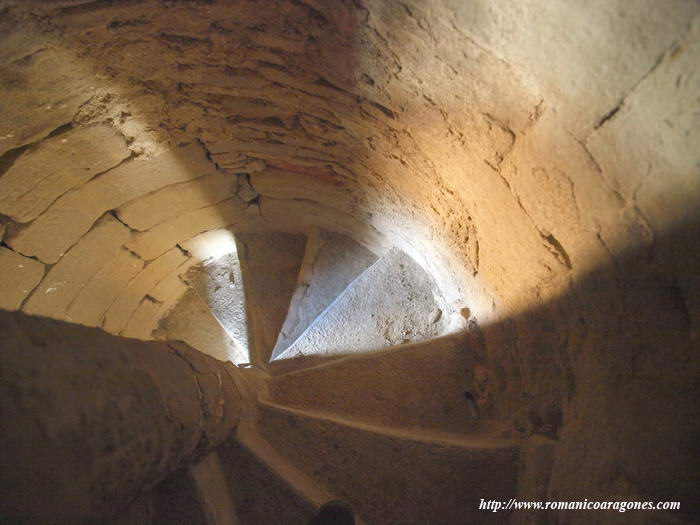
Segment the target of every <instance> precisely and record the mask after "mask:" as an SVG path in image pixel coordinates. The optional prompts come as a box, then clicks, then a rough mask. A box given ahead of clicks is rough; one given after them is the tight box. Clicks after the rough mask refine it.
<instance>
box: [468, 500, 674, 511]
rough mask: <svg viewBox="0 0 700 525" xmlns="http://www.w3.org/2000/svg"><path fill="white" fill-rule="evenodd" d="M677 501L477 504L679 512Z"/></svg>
mask: <svg viewBox="0 0 700 525" xmlns="http://www.w3.org/2000/svg"><path fill="white" fill-rule="evenodd" d="M680 508H681V504H680V502H678V501H657V502H654V501H589V500H587V499H586V500H583V501H519V500H516V499H515V498H511V499H509V500H508V501H499V500H485V499H483V498H482V499H481V503H479V509H480V510H490V511H491V512H498V511H508V510H616V511H618V512H626V511H628V510H679V509H680Z"/></svg>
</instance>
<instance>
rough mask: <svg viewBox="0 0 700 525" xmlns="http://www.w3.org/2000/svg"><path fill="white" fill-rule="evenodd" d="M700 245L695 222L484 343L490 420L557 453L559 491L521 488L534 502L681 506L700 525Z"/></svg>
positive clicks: (481, 385)
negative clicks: (549, 443) (550, 442)
mask: <svg viewBox="0 0 700 525" xmlns="http://www.w3.org/2000/svg"><path fill="white" fill-rule="evenodd" d="M698 246H700V221H698V220H696V221H695V222H689V223H687V224H686V225H685V226H684V227H683V228H680V229H678V230H676V231H675V232H671V233H668V234H666V235H664V236H662V237H659V238H657V242H656V245H655V248H654V252H653V254H651V253H650V252H647V251H641V250H637V251H635V250H632V251H628V252H626V253H624V254H622V255H621V256H619V257H618V258H616V260H615V263H614V265H611V266H607V267H601V268H597V269H595V270H593V271H591V272H590V273H589V274H588V275H587V276H586V277H585V278H583V279H581V280H579V281H578V282H575V283H573V285H572V288H571V290H570V293H569V294H565V295H563V296H561V297H559V298H557V299H556V300H553V301H551V302H549V303H546V304H543V305H542V306H541V307H539V308H536V309H533V310H530V311H527V312H525V313H523V314H522V315H519V316H518V317H515V318H511V319H507V320H505V321H503V322H501V323H497V324H493V325H488V326H483V327H481V328H480V329H479V330H478V331H477V332H476V333H475V334H474V336H475V340H474V342H473V344H474V349H475V350H478V351H479V352H481V356H480V359H481V360H482V362H485V363H487V366H486V369H487V370H492V371H494V372H493V375H491V376H489V375H483V376H481V377H480V378H479V381H478V382H477V385H478V393H479V396H480V404H481V406H482V407H483V410H484V417H486V418H490V417H492V418H496V419H500V420H503V421H509V423H510V424H509V426H510V427H511V428H514V429H515V432H516V433H519V434H520V435H523V436H529V435H533V434H539V435H543V436H545V437H547V438H549V439H554V440H556V442H557V443H556V447H555V448H554V451H555V452H554V456H553V457H552V458H550V460H551V461H553V463H552V466H553V470H552V473H551V479H550V480H549V483H548V484H547V485H544V486H541V487H540V488H539V489H535V488H534V486H533V485H530V484H531V483H532V480H530V481H528V479H527V478H521V488H520V490H521V491H524V493H523V496H525V495H527V496H528V497H529V498H530V499H542V500H546V499H550V500H556V501H573V500H581V499H583V498H588V499H589V500H601V501H603V500H611V499H613V500H614V499H625V500H632V501H654V502H657V501H680V502H681V512H682V513H683V514H688V515H692V516H695V518H697V512H698V511H697V509H698V496H697V489H696V487H697V486H698V485H699V484H700V478H699V473H700V460H699V459H698V455H697V452H696V449H697V445H696V443H697V439H698V436H699V435H700V421H699V420H698V418H697V407H698V406H700V390H699V388H698V379H699V378H700V355H699V354H698V335H699V332H698V330H699V328H700V308H698V299H697V298H698V297H700V274H699V273H698V270H697V269H698V268H700V251H699V250H698ZM531 459H532V458H531ZM527 460H528V458H526V461H527ZM565 512H566V511H565ZM588 518H590V516H588ZM561 519H564V520H565V521H566V522H567V523H568V522H574V523H578V521H576V519H577V518H576V517H574V516H571V513H569V514H568V515H567V516H566V517H565V516H563V515H562V516H561ZM578 519H579V520H581V522H582V523H583V522H586V523H589V521H586V520H587V518H586V517H585V516H583V515H582V516H581V517H580V518H578ZM608 519H610V520H612V521H606V523H618V522H619V523H629V521H626V520H628V519H629V516H627V517H625V515H624V514H619V513H611V516H609V517H608ZM615 520H617V521H615ZM642 521H643V520H642Z"/></svg>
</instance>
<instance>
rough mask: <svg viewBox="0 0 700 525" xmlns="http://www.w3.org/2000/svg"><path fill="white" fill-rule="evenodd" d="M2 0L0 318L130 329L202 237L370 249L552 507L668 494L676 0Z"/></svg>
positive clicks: (691, 155) (690, 212) (686, 57)
mask: <svg viewBox="0 0 700 525" xmlns="http://www.w3.org/2000/svg"><path fill="white" fill-rule="evenodd" d="M0 5H2V10H3V11H2V12H3V16H2V21H1V22H0V34H2V35H3V36H2V40H1V41H0V42H1V43H0V48H1V51H0V68H1V69H2V76H1V77H0V78H1V80H0V82H2V90H3V105H2V118H1V119H0V154H1V155H2V157H1V158H0V162H1V164H0V173H2V175H1V176H0V214H2V226H1V227H0V232H2V235H3V238H2V240H3V243H4V246H2V247H0V268H1V269H2V272H0V286H2V297H1V299H0V300H1V301H2V303H0V307H3V308H7V309H18V308H22V310H24V311H26V312H28V313H36V314H41V315H47V316H50V317H56V318H61V319H67V320H72V321H74V322H79V323H83V324H88V325H93V326H98V325H101V326H103V327H104V328H105V329H107V330H108V331H111V332H113V333H121V334H123V335H128V336H136V337H147V336H148V335H149V334H150V331H151V330H152V328H153V326H155V324H156V323H157V321H158V320H159V319H160V318H161V317H162V316H163V315H164V314H165V313H166V312H167V311H168V309H169V308H170V307H171V306H172V304H173V303H174V301H176V300H177V298H179V297H180V295H181V294H182V293H183V291H184V285H182V283H181V281H180V280H179V279H178V275H179V274H181V273H183V272H184V271H186V269H187V268H188V267H189V266H190V265H192V264H193V263H194V262H196V258H193V257H191V256H190V254H189V253H188V252H187V251H186V250H185V249H183V243H186V242H187V241H188V239H191V238H193V237H195V236H196V235H198V234H200V233H202V232H205V231H208V230H212V229H217V228H222V227H229V226H231V227H232V228H233V229H234V230H235V231H260V230H280V229H288V230H293V231H306V230H308V229H310V228H315V227H322V228H325V229H329V230H334V231H339V232H343V233H346V234H350V235H351V236H353V237H354V238H356V239H357V240H358V241H360V242H362V243H364V244H366V245H368V246H371V247H373V249H376V250H382V249H384V248H386V247H388V246H392V245H396V246H399V247H401V248H402V249H404V250H406V251H407V252H408V253H410V254H411V255H412V256H413V257H414V258H415V259H416V260H417V261H418V262H419V263H420V264H422V265H423V266H424V267H425V268H426V269H427V270H428V271H430V272H431V273H432V275H433V276H434V277H435V278H436V280H437V281H438V282H439V283H440V285H441V287H442V289H443V293H444V295H445V297H446V299H447V300H448V301H449V302H450V303H451V304H452V306H453V312H452V318H453V328H454V329H456V328H460V327H468V328H470V329H471V330H472V333H473V334H474V337H475V344H476V345H477V346H478V348H479V349H480V350H481V354H482V361H483V365H482V366H481V367H480V368H479V371H478V375H479V380H480V384H481V392H480V395H481V396H482V397H483V399H485V400H486V401H485V404H486V405H485V406H486V407H487V408H488V410H490V411H491V413H492V414H494V415H497V416H498V417H500V418H502V419H503V420H504V421H507V422H508V425H509V426H508V430H507V431H508V432H516V433H522V434H523V435H530V434H533V433H534V434H542V435H545V436H548V438H554V439H557V440H560V443H561V444H560V445H559V447H558V448H557V452H556V454H555V458H554V459H552V461H554V467H553V477H552V480H551V483H552V487H553V489H552V490H553V493H554V494H556V495H557V496H559V497H561V498H563V499H567V496H572V495H575V494H577V493H580V490H581V486H583V487H584V488H585V489H586V490H589V491H590V494H593V493H598V491H600V493H601V494H606V492H605V491H606V490H608V492H609V490H610V487H621V488H619V490H620V491H621V493H624V494H654V495H667V496H669V498H670V499H673V498H672V495H673V493H674V491H675V493H682V494H685V493H686V492H688V493H690V487H691V486H692V484H693V483H694V481H695V477H696V476H697V474H693V472H697V471H698V469H697V468H695V466H696V465H695V464H694V463H693V462H689V461H686V459H687V458H688V457H692V454H691V452H690V451H691V450H692V446H691V444H690V442H689V441H688V439H689V438H688V436H689V435H690V433H691V431H692V429H693V428H695V427H694V426H693V425H694V423H692V417H690V415H691V412H690V411H691V407H690V405H689V401H688V400H689V399H690V400H692V399H696V395H697V394H696V389H695V388H694V386H693V385H694V381H695V378H696V377H697V371H698V359H697V356H696V352H693V348H696V347H697V326H698V325H697V321H698V307H699V306H700V304H699V303H698V299H697V297H700V295H699V294H698V293H697V292H698V277H697V272H696V270H694V268H697V267H698V263H699V262H700V261H698V258H699V257H698V253H697V252H698V250H697V243H698V233H697V232H698V228H697V219H698V217H697V214H698V198H700V163H699V161H698V153H697V144H698V139H699V138H700V124H699V123H698V118H697V115H698V92H699V91H700V84H699V82H700V75H698V74H697V64H698V61H699V60H698V59H699V58H700V44H699V35H700V18H698V16H699V15H698V13H700V5H698V3H697V2H695V1H692V0H685V1H684V0H673V1H668V2H656V1H653V0H640V1H637V2H626V1H622V0H620V1H613V2H610V1H602V0H601V1H596V2H590V3H586V4H582V3H580V2H575V1H560V2H534V1H529V0H528V1H526V2H522V1H515V0H513V1H503V2H498V3H493V2H486V1H477V2H460V1H458V0H435V1H430V2H419V1H405V2H387V1H379V0H367V1H365V0H363V1H358V0H344V1H337V2H335V1H334V2H324V1H320V0H299V1H279V2H244V1H218V2H217V1H205V0H202V1H175V0H172V1H165V2H156V1H128V2H110V1H107V0H92V1H89V0H65V1H54V2H50V3H47V2H38V1H36V2H35V1H30V2H27V1H22V2H20V1H12V0H5V1H3V2H2V3H1V4H0ZM465 307H468V310H465V309H464V308H465ZM460 312H462V313H464V312H466V314H465V315H466V319H465V317H464V315H461V314H460ZM691 405H692V403H691ZM660 429H663V434H664V438H663V439H662V437H661V434H662V432H661V431H660ZM664 439H665V441H664ZM662 443H663V444H662ZM668 443H673V446H674V447H676V449H677V450H678V453H677V454H675V455H671V454H666V455H663V454H661V455H660V453H659V452H658V448H659V447H660V446H664V447H666V446H668ZM591 447H593V448H597V449H599V450H600V451H601V452H600V457H598V458H597V459H596V460H595V461H593V460H591V461H590V464H589V463H586V461H587V460H588V459H590V458H592V457H593V456H591V454H593V453H592V452H591ZM686 454H687V455H686ZM644 457H654V458H657V460H656V461H644V460H643V459H642V458H644ZM581 462H584V463H586V464H587V465H589V466H587V467H586V468H587V470H586V474H587V475H586V476H584V477H585V478H586V481H582V480H581V479H580V476H579V477H574V476H572V475H571V474H570V472H571V469H573V468H574V465H580V464H581ZM693 469H694V470H693ZM678 479H681V481H678ZM547 483H549V481H548V482H547ZM668 487H675V488H674V489H673V490H671V489H669V488H668ZM616 490H617V489H616ZM586 494H587V496H588V497H591V496H590V494H589V493H588V492H587V493H586Z"/></svg>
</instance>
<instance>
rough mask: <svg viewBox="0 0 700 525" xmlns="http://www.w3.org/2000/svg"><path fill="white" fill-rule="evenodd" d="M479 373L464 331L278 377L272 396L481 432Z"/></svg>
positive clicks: (382, 419)
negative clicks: (478, 396) (475, 374)
mask: <svg viewBox="0 0 700 525" xmlns="http://www.w3.org/2000/svg"><path fill="white" fill-rule="evenodd" d="M277 363H279V362H276V363H275V364H277ZM474 367H475V361H474V357H473V353H472V351H471V350H470V348H469V344H468V342H467V336H466V334H462V333H460V334H453V335H449V336H444V337H439V338H436V339H431V340H429V341H420V342H416V343H409V344H406V345H401V346H399V347H394V348H391V349H388V350H383V351H380V352H371V353H366V354H358V355H354V356H349V357H345V358H343V359H338V360H335V361H331V362H329V363H327V364H322V365H320V366H315V367H311V368H306V369H304V370H299V371H295V372H292V373H288V374H283V375H278V376H273V377H272V378H271V379H270V380H268V383H267V386H268V396H269V399H270V400H271V401H273V402H276V403H279V404H281V405H284V406H289V407H293V408H299V409H312V410H321V411H324V412H331V413H335V414H341V415H343V416H345V417H348V418H352V419H355V420H359V421H364V422H366V423H372V424H376V425H385V426H390V427H398V426H402V427H419V428H424V429H433V430H439V431H445V432H455V433H466V432H476V431H478V429H479V414H478V408H477V403H478V399H477V392H476V390H475V388H474ZM273 370H274V368H273Z"/></svg>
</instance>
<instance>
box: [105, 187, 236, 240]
mask: <svg viewBox="0 0 700 525" xmlns="http://www.w3.org/2000/svg"><path fill="white" fill-rule="evenodd" d="M237 186H238V182H237V178H236V177H234V176H231V175H224V174H222V173H212V174H211V175H207V176H205V177H201V178H199V179H196V180H193V181H189V182H183V183H180V184H173V185H172V186H167V187H165V188H162V189H160V190H157V191H155V192H153V193H151V194H149V195H146V196H145V197H142V198H140V199H137V200H135V201H132V202H129V203H128V204H125V205H124V206H122V207H121V208H119V209H118V210H117V215H119V218H120V219H121V220H122V221H124V222H125V223H126V224H128V225H129V226H130V227H131V228H133V229H134V230H138V231H145V230H149V229H151V228H153V227H154V226H156V225H158V224H161V223H163V222H166V221H168V220H171V219H173V218H174V217H176V216H178V215H180V214H181V213H184V212H188V211H192V210H196V209H199V208H205V207H207V206H211V205H213V204H216V203H218V202H221V201H223V200H226V199H229V198H231V197H232V196H233V195H235V193H236V188H237Z"/></svg>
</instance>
